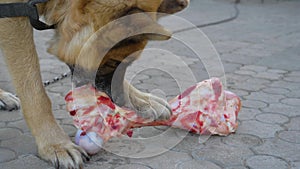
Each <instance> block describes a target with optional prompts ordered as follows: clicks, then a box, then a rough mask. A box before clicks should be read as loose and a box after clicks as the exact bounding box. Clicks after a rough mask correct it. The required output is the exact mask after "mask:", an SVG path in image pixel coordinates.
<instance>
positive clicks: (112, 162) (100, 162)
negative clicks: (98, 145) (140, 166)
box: [84, 150, 128, 169]
mask: <svg viewBox="0 0 300 169" xmlns="http://www.w3.org/2000/svg"><path fill="white" fill-rule="evenodd" d="M127 163H128V160H127V159H126V158H124V157H119V156H117V155H115V154H113V153H110V152H107V151H105V150H101V151H100V152H99V153H98V154H96V155H94V156H92V157H91V160H90V162H88V163H86V165H85V167H84V168H88V169H98V168H100V169H106V168H115V167H118V166H122V165H125V164H127Z"/></svg>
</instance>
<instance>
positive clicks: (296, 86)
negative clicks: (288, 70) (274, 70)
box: [268, 80, 300, 91]
mask: <svg viewBox="0 0 300 169" xmlns="http://www.w3.org/2000/svg"><path fill="white" fill-rule="evenodd" d="M268 86H269V87H279V88H285V89H288V90H291V91H294V90H299V89H300V86H299V83H293V82H287V81H282V80H280V81H274V82H272V83H271V84H268Z"/></svg>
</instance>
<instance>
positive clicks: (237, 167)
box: [225, 166, 247, 169]
mask: <svg viewBox="0 0 300 169" xmlns="http://www.w3.org/2000/svg"><path fill="white" fill-rule="evenodd" d="M225 169H247V168H246V167H244V166H230V167H226V168H225Z"/></svg>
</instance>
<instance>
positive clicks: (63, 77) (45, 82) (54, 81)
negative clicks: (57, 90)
mask: <svg viewBox="0 0 300 169" xmlns="http://www.w3.org/2000/svg"><path fill="white" fill-rule="evenodd" d="M69 76H71V72H66V73H63V74H61V75H60V76H56V77H54V78H53V79H52V80H46V81H44V82H43V84H44V87H47V86H49V85H51V84H54V83H57V82H59V81H61V80H63V79H65V78H67V77H69Z"/></svg>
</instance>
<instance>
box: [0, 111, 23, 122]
mask: <svg viewBox="0 0 300 169" xmlns="http://www.w3.org/2000/svg"><path fill="white" fill-rule="evenodd" d="M22 118H23V115H22V113H21V112H20V111H10V112H9V111H1V112H0V122H11V121H17V120H21V119H22Z"/></svg>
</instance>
